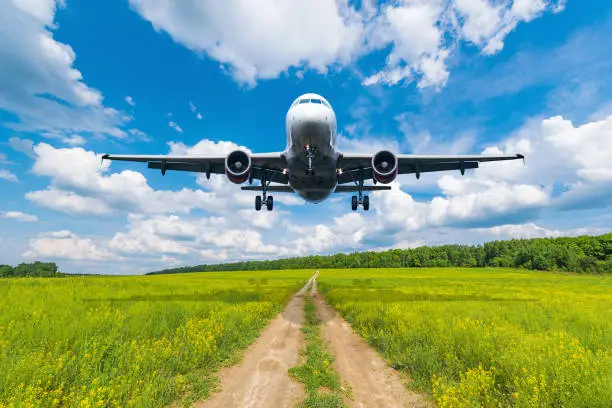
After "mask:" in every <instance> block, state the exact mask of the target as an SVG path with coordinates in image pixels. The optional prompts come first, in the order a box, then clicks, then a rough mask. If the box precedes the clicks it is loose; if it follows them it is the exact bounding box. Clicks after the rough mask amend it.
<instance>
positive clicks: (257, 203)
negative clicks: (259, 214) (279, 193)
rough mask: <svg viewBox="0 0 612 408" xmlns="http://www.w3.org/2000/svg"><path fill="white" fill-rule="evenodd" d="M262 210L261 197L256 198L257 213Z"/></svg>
mask: <svg viewBox="0 0 612 408" xmlns="http://www.w3.org/2000/svg"><path fill="white" fill-rule="evenodd" d="M259 210H261V196H255V211H259Z"/></svg>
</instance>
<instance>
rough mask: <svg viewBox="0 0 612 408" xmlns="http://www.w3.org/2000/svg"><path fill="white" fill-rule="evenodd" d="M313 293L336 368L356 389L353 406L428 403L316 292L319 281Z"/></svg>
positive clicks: (421, 404)
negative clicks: (406, 384)
mask: <svg viewBox="0 0 612 408" xmlns="http://www.w3.org/2000/svg"><path fill="white" fill-rule="evenodd" d="M311 293H312V295H313V299H314V302H315V305H316V306H317V315H318V317H319V318H320V319H321V322H322V326H321V335H322V337H323V339H324V340H325V343H326V346H327V350H328V351H329V352H330V353H331V354H332V355H334V358H335V361H334V364H333V367H334V369H335V370H336V372H338V374H339V375H340V378H341V380H342V382H343V383H345V382H346V383H348V385H349V386H350V387H351V390H352V393H353V399H352V401H351V400H349V399H347V398H345V401H346V403H347V405H348V406H349V407H359V408H362V407H368V408H375V407H376V408H378V407H380V408H392V407H393V408H395V407H427V406H429V405H428V404H427V403H426V400H425V399H424V398H423V396H421V395H420V394H417V393H413V392H410V391H408V390H407V389H406V387H405V386H404V384H403V383H402V380H401V379H400V377H399V376H398V374H397V372H396V371H395V370H393V369H392V368H391V367H389V366H388V365H387V364H386V363H385V361H384V360H383V359H382V358H381V357H380V355H379V354H378V353H377V352H376V351H374V349H372V347H370V345H369V344H368V343H367V342H366V341H365V340H364V339H363V338H361V337H360V336H358V335H356V334H355V333H354V332H353V329H352V328H351V326H350V325H349V324H348V323H347V322H346V321H345V320H344V319H342V318H341V317H340V316H339V315H338V314H337V313H336V311H335V310H334V309H332V308H331V307H330V306H329V305H327V303H325V301H323V299H322V298H321V297H320V296H319V294H318V293H317V292H316V281H315V282H314V283H313V286H312V290H311Z"/></svg>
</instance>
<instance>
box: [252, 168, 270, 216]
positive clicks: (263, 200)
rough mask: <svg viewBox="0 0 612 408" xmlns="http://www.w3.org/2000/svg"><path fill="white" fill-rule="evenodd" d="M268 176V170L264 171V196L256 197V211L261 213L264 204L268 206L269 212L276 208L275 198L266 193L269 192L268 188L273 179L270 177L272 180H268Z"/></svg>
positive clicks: (262, 185)
mask: <svg viewBox="0 0 612 408" xmlns="http://www.w3.org/2000/svg"><path fill="white" fill-rule="evenodd" d="M268 176H269V174H268V170H266V169H262V175H261V193H262V195H261V196H256V197H255V211H260V210H261V206H262V205H263V204H265V205H266V209H267V210H268V211H272V209H273V208H274V197H272V196H269V195H267V194H266V191H267V190H268V186H269V185H270V183H271V182H272V177H270V179H269V180H268ZM270 176H271V175H270ZM262 196H263V198H262Z"/></svg>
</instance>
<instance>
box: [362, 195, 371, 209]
mask: <svg viewBox="0 0 612 408" xmlns="http://www.w3.org/2000/svg"><path fill="white" fill-rule="evenodd" d="M369 209H370V196H363V211H368V210H369Z"/></svg>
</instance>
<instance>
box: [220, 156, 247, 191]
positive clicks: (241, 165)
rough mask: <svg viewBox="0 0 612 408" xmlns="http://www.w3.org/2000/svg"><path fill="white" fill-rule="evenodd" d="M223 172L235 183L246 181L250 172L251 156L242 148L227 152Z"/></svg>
mask: <svg viewBox="0 0 612 408" xmlns="http://www.w3.org/2000/svg"><path fill="white" fill-rule="evenodd" d="M225 174H226V175H227V178H228V179H229V180H230V181H231V182H232V183H235V184H241V183H244V182H245V181H247V179H248V178H249V175H250V174H251V156H250V155H249V154H248V153H246V152H244V151H242V150H234V151H233V152H231V153H230V154H228V155H227V157H226V158H225Z"/></svg>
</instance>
